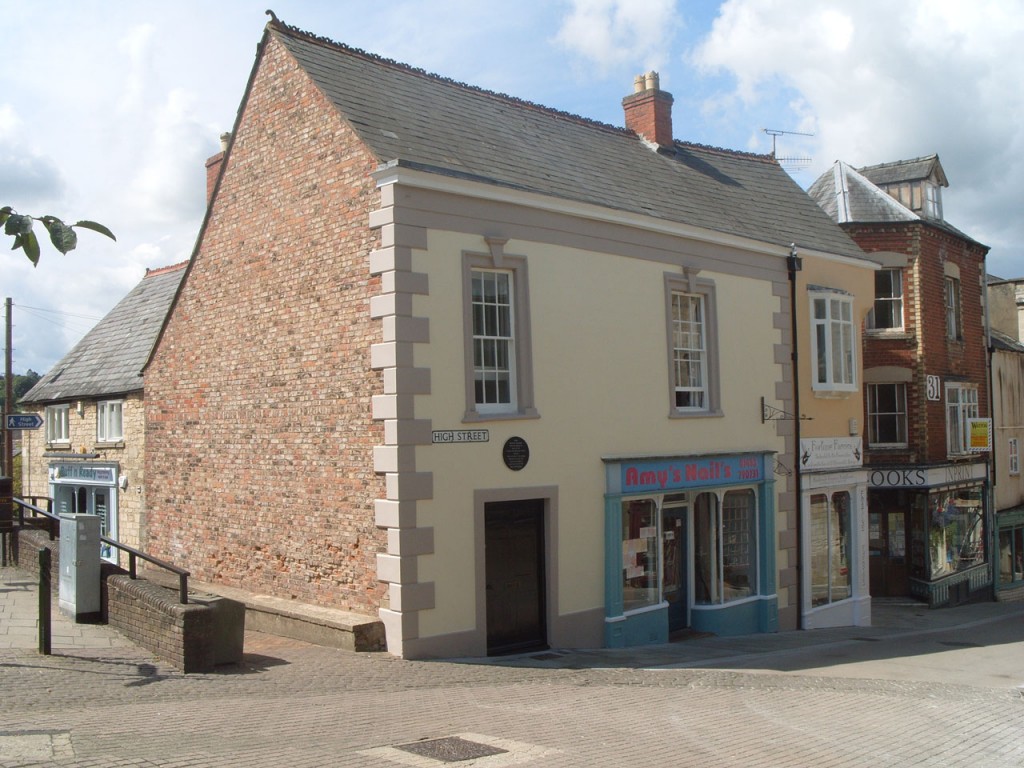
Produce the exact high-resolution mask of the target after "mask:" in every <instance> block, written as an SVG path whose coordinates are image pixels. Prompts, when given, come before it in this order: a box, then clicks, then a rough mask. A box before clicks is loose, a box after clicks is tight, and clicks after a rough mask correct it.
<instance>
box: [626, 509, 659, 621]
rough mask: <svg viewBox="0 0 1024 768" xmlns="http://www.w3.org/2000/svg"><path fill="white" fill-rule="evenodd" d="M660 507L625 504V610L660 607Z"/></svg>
mask: <svg viewBox="0 0 1024 768" xmlns="http://www.w3.org/2000/svg"><path fill="white" fill-rule="evenodd" d="M658 542H659V540H658V508H657V505H656V504H655V502H654V500H653V499H636V500H634V501H628V502H625V503H624V504H623V505H622V603H623V605H622V607H623V609H624V610H626V611H632V610H636V609H638V608H645V607H647V606H651V605H656V604H657V603H658V601H659V595H658V590H659V587H658V568H659V565H658V560H659V549H660V547H659V546H658Z"/></svg>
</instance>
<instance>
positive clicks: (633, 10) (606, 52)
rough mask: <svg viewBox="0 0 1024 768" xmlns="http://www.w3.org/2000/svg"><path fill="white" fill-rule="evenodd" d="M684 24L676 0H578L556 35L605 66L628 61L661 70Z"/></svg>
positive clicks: (570, 47) (579, 53)
mask: <svg viewBox="0 0 1024 768" xmlns="http://www.w3.org/2000/svg"><path fill="white" fill-rule="evenodd" d="M679 23H680V22H679V20H678V16H677V13H676V4H675V2H674V0H572V10H571V11H570V13H569V14H568V15H567V16H566V17H565V19H564V20H563V21H562V26H561V28H560V29H559V30H558V33H557V34H556V36H555V40H556V42H557V43H558V44H560V45H561V46H563V47H564V48H565V49H567V50H568V51H570V52H572V53H574V54H576V55H577V56H579V57H581V58H582V59H584V60H585V61H586V62H587V64H591V65H596V66H597V67H598V68H600V69H602V70H604V71H607V70H610V69H612V68H614V67H617V66H621V65H624V64H633V65H636V66H639V67H642V68H643V69H644V70H645V71H646V70H650V69H656V70H657V69H661V68H662V67H663V66H664V64H665V63H666V61H667V60H668V58H669V49H670V44H671V40H672V36H673V34H674V33H675V31H676V29H677V28H678V24H679Z"/></svg>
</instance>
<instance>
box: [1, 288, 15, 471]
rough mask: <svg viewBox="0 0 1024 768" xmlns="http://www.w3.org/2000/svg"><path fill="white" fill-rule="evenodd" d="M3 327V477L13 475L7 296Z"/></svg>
mask: <svg viewBox="0 0 1024 768" xmlns="http://www.w3.org/2000/svg"><path fill="white" fill-rule="evenodd" d="M4 309H5V310H6V311H5V313H4V315H5V317H4V328H5V329H6V336H7V343H6V344H5V345H4V350H5V354H4V416H5V418H4V423H3V428H4V433H3V434H4V466H3V472H0V474H2V475H4V476H5V477H13V476H14V440H13V439H11V430H9V429H8V428H7V419H6V415H7V414H8V413H14V376H13V375H12V374H11V297H10V296H8V297H7V300H6V301H5V302H4Z"/></svg>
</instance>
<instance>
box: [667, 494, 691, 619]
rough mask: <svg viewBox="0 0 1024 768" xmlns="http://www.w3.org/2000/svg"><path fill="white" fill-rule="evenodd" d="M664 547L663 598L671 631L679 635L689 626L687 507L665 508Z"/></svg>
mask: <svg viewBox="0 0 1024 768" xmlns="http://www.w3.org/2000/svg"><path fill="white" fill-rule="evenodd" d="M661 544H662V559H663V563H664V570H663V574H664V575H663V580H662V599H664V601H665V602H666V603H668V631H669V632H670V633H672V632H679V631H680V630H683V629H686V628H688V627H689V626H690V615H689V586H688V584H687V580H686V572H687V567H686V551H687V542H686V508H685V507H667V506H666V507H665V508H663V509H662V513H661Z"/></svg>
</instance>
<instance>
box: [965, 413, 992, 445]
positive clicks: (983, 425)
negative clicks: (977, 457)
mask: <svg viewBox="0 0 1024 768" xmlns="http://www.w3.org/2000/svg"><path fill="white" fill-rule="evenodd" d="M967 449H968V450H969V451H971V453H981V452H984V451H989V450H991V449H992V421H991V419H968V420H967Z"/></svg>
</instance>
